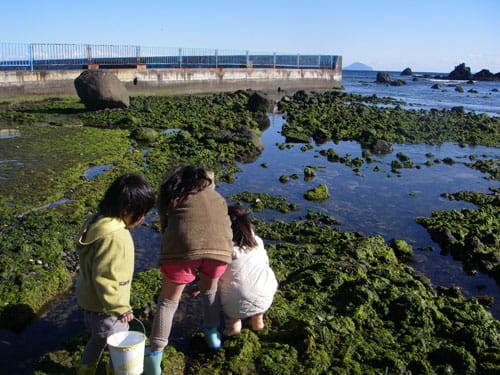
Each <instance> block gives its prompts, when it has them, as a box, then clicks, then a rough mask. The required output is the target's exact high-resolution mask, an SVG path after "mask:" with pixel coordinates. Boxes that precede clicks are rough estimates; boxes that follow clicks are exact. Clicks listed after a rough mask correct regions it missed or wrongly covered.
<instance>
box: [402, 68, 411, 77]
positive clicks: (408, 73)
mask: <svg viewBox="0 0 500 375" xmlns="http://www.w3.org/2000/svg"><path fill="white" fill-rule="evenodd" d="M401 75H402V76H411V75H413V72H412V71H411V69H410V68H405V69H404V70H403V71H402V72H401Z"/></svg>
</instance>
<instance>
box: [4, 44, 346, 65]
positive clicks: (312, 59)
mask: <svg viewBox="0 0 500 375" xmlns="http://www.w3.org/2000/svg"><path fill="white" fill-rule="evenodd" d="M338 60H339V56H336V55H301V54H284V53H278V52H270V53H266V52H264V53H262V52H261V53H259V52H251V51H237V50H219V49H203V48H177V47H144V46H132V45H99V44H52V43H2V42H0V70H25V71H26V70H27V71H29V70H31V71H36V70H54V69H59V70H64V69H87V68H89V67H92V66H98V67H99V68H100V69H106V68H110V69H116V68H131V67H138V66H144V67H146V68H268V69H269V68H273V69H280V68H281V69H332V70H333V69H335V68H336V66H337V62H338Z"/></svg>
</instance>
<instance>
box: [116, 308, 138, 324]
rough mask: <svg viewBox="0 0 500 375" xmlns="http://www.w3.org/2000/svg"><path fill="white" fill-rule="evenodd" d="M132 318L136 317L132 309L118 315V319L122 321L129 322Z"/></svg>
mask: <svg viewBox="0 0 500 375" xmlns="http://www.w3.org/2000/svg"><path fill="white" fill-rule="evenodd" d="M132 319H134V312H133V311H132V310H130V311H127V312H126V313H123V314H121V315H120V316H119V317H118V320H119V321H120V322H122V323H128V322H130V321H131V320H132Z"/></svg>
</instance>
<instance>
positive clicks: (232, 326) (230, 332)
mask: <svg viewBox="0 0 500 375" xmlns="http://www.w3.org/2000/svg"><path fill="white" fill-rule="evenodd" d="M225 322H226V329H225V330H224V336H236V335H239V334H240V333H241V319H233V318H230V317H228V316H226V319H225Z"/></svg>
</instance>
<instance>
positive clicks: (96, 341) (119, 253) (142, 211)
mask: <svg viewBox="0 0 500 375" xmlns="http://www.w3.org/2000/svg"><path fill="white" fill-rule="evenodd" d="M154 204H155V195H154V192H153V190H152V188H151V186H150V184H149V182H148V181H147V180H146V179H145V178H144V177H142V176H141V175H137V174H125V175H123V176H120V177H118V178H117V179H116V180H115V181H114V182H113V183H112V184H111V185H110V186H109V188H108V189H107V191H106V193H105V195H104V197H103V199H102V200H101V202H100V203H99V210H98V212H97V213H95V214H94V215H92V216H91V217H90V218H89V219H88V220H87V222H86V223H85V224H84V226H83V227H82V229H81V231H80V233H79V234H78V238H77V244H76V249H77V253H78V256H79V258H80V271H79V275H78V279H77V283H76V299H77V302H78V305H79V306H80V307H81V308H82V309H83V313H84V320H85V325H86V327H87V328H88V329H89V330H90V333H91V335H90V339H89V341H88V342H87V345H86V346H85V350H84V352H83V354H82V358H81V361H80V368H79V373H82V374H94V373H95V369H96V368H97V364H98V362H99V359H100V357H101V354H102V352H103V350H104V348H105V346H106V339H107V338H108V336H110V335H112V334H113V333H116V332H121V331H127V330H128V322H129V321H131V320H132V319H133V318H134V314H133V312H132V308H131V306H130V287H131V283H132V275H133V272H134V242H133V240H132V236H131V234H130V231H129V229H131V228H134V227H136V226H137V225H139V224H140V223H141V222H142V220H143V219H144V216H145V215H146V214H147V213H148V211H149V210H151V208H153V206H154Z"/></svg>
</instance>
